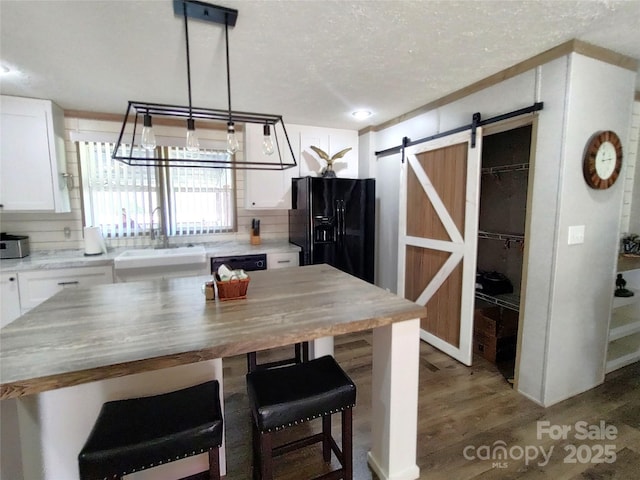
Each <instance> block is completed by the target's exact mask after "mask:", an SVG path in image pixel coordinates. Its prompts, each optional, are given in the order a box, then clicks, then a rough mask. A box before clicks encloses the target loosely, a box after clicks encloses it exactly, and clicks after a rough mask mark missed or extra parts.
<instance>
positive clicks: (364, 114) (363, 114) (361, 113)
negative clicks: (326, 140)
mask: <svg viewBox="0 0 640 480" xmlns="http://www.w3.org/2000/svg"><path fill="white" fill-rule="evenodd" d="M351 115H353V116H354V117H355V118H357V119H358V120H363V119H365V118H369V117H370V116H371V115H372V113H371V111H369V110H356V111H355V112H353V113H351Z"/></svg>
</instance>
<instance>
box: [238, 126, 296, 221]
mask: <svg viewBox="0 0 640 480" xmlns="http://www.w3.org/2000/svg"><path fill="white" fill-rule="evenodd" d="M276 135H277V138H278V146H279V148H280V151H281V152H282V161H283V162H285V163H290V162H291V161H292V160H291V151H290V150H289V146H288V145H287V141H286V138H285V137H284V134H283V132H282V130H281V129H278V130H277V131H276ZM287 135H288V136H289V141H290V142H291V148H292V149H293V152H294V154H297V150H298V149H299V141H298V138H299V136H297V135H292V133H291V132H290V131H289V127H288V126H287ZM263 137H264V134H263V129H262V125H259V124H254V123H247V124H246V125H245V147H244V148H245V153H244V154H245V158H246V160H247V161H251V162H265V163H266V162H268V163H277V162H279V158H278V152H277V151H276V152H275V153H274V154H273V155H269V156H267V155H265V154H264V153H263V152H262V140H263ZM276 148H277V147H276ZM296 161H297V159H296ZM297 176H298V167H292V168H287V169H286V170H247V171H246V174H245V193H244V198H245V208H246V209H248V210H253V209H272V210H274V209H275V210H279V209H282V210H288V209H289V208H291V179H292V178H294V177H297Z"/></svg>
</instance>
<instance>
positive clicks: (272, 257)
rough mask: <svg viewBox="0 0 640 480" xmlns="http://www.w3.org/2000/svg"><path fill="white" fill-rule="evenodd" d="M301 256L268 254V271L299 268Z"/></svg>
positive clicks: (294, 254) (293, 253)
mask: <svg viewBox="0 0 640 480" xmlns="http://www.w3.org/2000/svg"><path fill="white" fill-rule="evenodd" d="M299 258H300V255H299V254H298V252H286V253H268V254H267V269H268V270H271V269H274V268H285V267H297V266H298V265H299Z"/></svg>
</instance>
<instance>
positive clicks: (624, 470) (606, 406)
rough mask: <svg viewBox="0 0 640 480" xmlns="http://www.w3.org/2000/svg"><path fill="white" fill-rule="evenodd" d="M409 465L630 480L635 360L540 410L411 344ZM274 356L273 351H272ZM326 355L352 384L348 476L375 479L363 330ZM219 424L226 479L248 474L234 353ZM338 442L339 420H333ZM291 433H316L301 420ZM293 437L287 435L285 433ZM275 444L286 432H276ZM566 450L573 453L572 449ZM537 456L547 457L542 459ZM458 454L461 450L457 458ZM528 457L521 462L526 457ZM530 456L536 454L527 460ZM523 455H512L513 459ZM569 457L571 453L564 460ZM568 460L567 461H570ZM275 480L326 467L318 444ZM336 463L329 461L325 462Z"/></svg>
mask: <svg viewBox="0 0 640 480" xmlns="http://www.w3.org/2000/svg"><path fill="white" fill-rule="evenodd" d="M420 349H421V351H420V353H421V355H420V357H421V364H420V403H419V425H418V465H419V467H420V471H421V475H420V478H421V479H429V480H432V479H433V480H439V479H442V480H445V479H446V480H465V479H474V480H488V479H526V480H529V479H531V480H547V479H548V480H563V479H568V480H578V479H582V480H605V479H615V480H637V479H640V363H636V364H634V365H631V366H629V367H626V368H624V369H620V370H618V371H616V372H613V373H611V374H609V375H608V376H607V379H606V381H605V383H604V384H603V385H601V386H599V387H597V388H595V389H593V390H590V391H589V392H586V393H584V394H582V395H579V396H577V397H574V398H572V399H569V400H567V401H565V402H562V403H560V404H558V405H554V406H552V407H550V408H547V409H545V408H542V407H540V406H538V405H536V404H534V403H533V402H531V401H529V400H527V399H526V398H525V397H523V396H522V395H520V394H518V393H517V392H515V391H514V390H513V389H512V388H511V386H510V385H509V384H508V383H507V381H506V380H505V378H504V376H503V375H502V374H501V373H500V372H499V371H498V369H497V368H496V367H495V365H492V364H490V363H489V362H487V361H486V360H484V359H482V358H480V357H477V356H476V357H475V358H474V366H473V367H471V368H467V367H465V366H463V365H461V364H459V363H458V362H456V361H454V360H452V359H451V358H450V357H448V356H447V355H444V354H443V353H441V352H439V351H437V350H435V349H434V348H432V347H430V346H429V345H427V344H425V343H424V342H421V346H420ZM278 353H281V352H278ZM335 356H336V359H337V360H338V362H339V363H340V364H341V365H342V366H343V368H344V369H345V370H346V371H347V373H348V374H349V375H350V376H351V377H352V379H353V380H354V382H355V383H356V385H357V387H358V405H357V407H356V408H355V410H354V467H355V468H354V478H355V479H356V480H369V479H372V480H377V477H376V476H375V475H373V474H372V473H371V472H370V471H369V469H368V468H367V462H366V455H367V451H368V450H369V442H370V438H369V430H370V425H369V419H370V404H371V401H370V398H371V333H370V332H365V333H362V334H350V335H343V336H341V337H336V346H335ZM224 365H225V366H224V375H225V406H226V411H225V422H226V435H227V437H226V438H227V461H228V472H227V476H226V479H227V480H247V479H250V478H251V474H250V472H251V443H250V438H251V436H250V426H251V419H250V415H249V408H248V403H247V397H246V390H245V383H244V374H245V372H246V360H245V357H244V356H239V357H232V358H230V359H228V360H225V364H224ZM543 421H546V422H549V425H550V426H565V425H566V426H570V427H571V428H572V430H571V431H570V432H569V433H568V435H567V438H566V439H561V438H560V439H558V440H553V439H551V438H550V437H549V435H546V434H545V435H542V436H541V438H537V437H538V428H537V426H538V422H543ZM579 421H584V422H586V425H588V426H591V425H600V422H601V421H604V422H606V425H611V426H613V427H615V428H616V429H617V434H616V435H615V437H616V438H615V439H614V440H606V439H605V440H589V439H587V440H582V439H576V438H575V435H576V430H575V424H576V422H579ZM333 425H334V428H333V430H334V435H336V440H337V441H338V443H340V437H339V416H336V418H335V419H334V422H333ZM297 428H298V430H297V431H298V432H305V433H307V432H311V431H313V432H315V431H319V425H316V424H314V423H312V424H303V425H300V426H298V427H297ZM291 433H293V432H291ZM282 435H283V436H281V437H280V439H281V441H283V442H284V441H286V440H287V439H288V438H290V437H291V435H290V434H289V433H288V432H286V431H285V432H282ZM572 445H573V447H572ZM605 445H615V447H607V449H608V450H611V451H614V452H615V456H616V459H615V461H614V462H612V463H595V462H590V461H589V460H595V459H597V457H598V456H600V457H602V459H604V456H603V453H611V452H609V451H607V452H603V446H605ZM497 446H504V447H506V449H507V457H508V458H506V459H502V460H498V459H487V460H484V459H482V458H485V457H484V455H485V454H486V453H487V451H489V452H490V453H492V452H498V451H499V449H497V448H495V447H497ZM542 450H544V454H545V455H547V457H548V462H546V463H545V460H544V457H543V455H542V453H541V452H542ZM465 452H466V453H467V455H466V457H469V458H465ZM527 452H528V454H529V456H530V458H531V459H530V460H526V458H525V456H524V455H525V454H526V453H527ZM534 453H535V455H537V456H536V458H533V457H534ZM521 454H522V455H523V456H522V458H519V459H518V458H517V457H519V456H521ZM572 454H573V455H572ZM572 460H575V463H571V461H572ZM275 465H276V471H275V473H276V478H277V479H278V480H280V479H282V480H303V479H307V478H312V477H313V476H315V475H318V474H320V473H323V472H325V471H327V470H328V468H327V466H326V465H325V464H324V463H323V462H322V454H321V450H320V445H319V444H318V445H315V446H311V447H308V448H306V449H304V450H300V451H298V452H293V453H290V454H287V455H285V456H283V457H279V458H277V459H276V460H275ZM336 465H337V461H336V460H335V458H334V460H333V466H334V467H335V466H336Z"/></svg>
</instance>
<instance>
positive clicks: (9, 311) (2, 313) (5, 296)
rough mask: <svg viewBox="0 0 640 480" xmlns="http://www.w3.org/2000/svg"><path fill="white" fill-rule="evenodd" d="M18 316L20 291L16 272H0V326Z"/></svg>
mask: <svg viewBox="0 0 640 480" xmlns="http://www.w3.org/2000/svg"><path fill="white" fill-rule="evenodd" d="M19 316H20V293H19V291H18V275H17V274H16V272H2V273H1V274H0V328H2V327H4V326H5V325H8V324H10V323H11V322H13V321H14V320H15V319H16V318H18V317H19Z"/></svg>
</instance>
